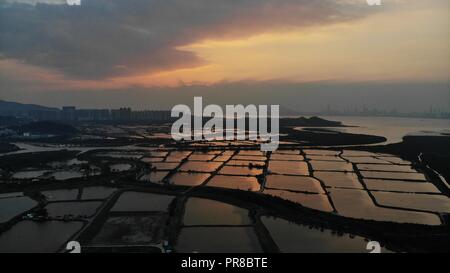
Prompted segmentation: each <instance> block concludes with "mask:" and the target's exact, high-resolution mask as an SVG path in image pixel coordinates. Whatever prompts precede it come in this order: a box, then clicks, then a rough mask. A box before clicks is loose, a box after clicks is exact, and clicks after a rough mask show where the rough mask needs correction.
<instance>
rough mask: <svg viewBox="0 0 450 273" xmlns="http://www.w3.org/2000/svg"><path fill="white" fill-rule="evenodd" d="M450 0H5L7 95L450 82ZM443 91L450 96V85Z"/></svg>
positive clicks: (1, 84)
mask: <svg viewBox="0 0 450 273" xmlns="http://www.w3.org/2000/svg"><path fill="white" fill-rule="evenodd" d="M449 3H450V1H448V0H428V1H422V0H382V6H369V5H367V3H366V0H337V1H332V0H309V1H307V0H84V1H83V0H82V4H81V6H68V5H67V4H66V1H63V0H0V90H1V92H0V99H8V100H19V101H25V102H33V101H32V100H37V102H39V103H47V104H50V105H58V104H66V103H65V102H64V101H63V99H59V100H58V101H55V100H52V99H51V95H50V94H54V93H52V92H62V93H64V92H66V93H64V94H71V96H74V94H77V96H78V97H79V98H80V100H79V102H78V103H79V104H81V106H83V104H84V102H86V101H89V99H88V98H89V97H90V96H95V94H97V95H98V93H99V92H103V93H105V94H106V92H108V91H110V92H114V90H115V91H118V90H123V92H127V91H126V90H133V89H134V90H137V89H139V94H145V93H149V94H150V93H151V92H154V90H158V92H159V91H161V90H162V89H167V88H169V89H171V90H174V89H177V88H178V89H180V90H181V89H183V88H186V87H195V86H198V87H201V88H202V90H204V88H207V87H211V92H215V91H214V90H215V89H217V86H220V87H224V88H225V89H228V90H230V89H231V90H232V89H233V86H235V85H236V84H238V83H241V85H242V83H243V82H245V83H246V86H247V87H248V86H249V85H250V87H249V89H254V88H256V87H255V86H261V84H263V83H266V82H269V83H270V84H274V83H277V84H281V85H289V86H292V85H298V86H299V89H301V86H304V85H305V84H322V83H326V84H327V88H328V89H332V87H333V85H336V90H338V91H337V92H339V90H340V89H342V88H341V87H342V85H355V84H356V85H361V84H362V85H364V86H366V87H367V88H368V89H367V88H366V89H367V90H365V92H369V91H368V90H369V89H370V90H373V89H374V88H373V87H374V86H380V85H384V84H389V85H391V86H392V85H402V84H407V85H411V84H414V83H417V84H420V85H423V86H436V85H437V86H439V88H440V89H439V88H438V89H439V90H438V91H440V92H442V91H443V90H444V91H443V92H445V89H447V90H448V82H449V81H450V14H449V13H450V4H449ZM371 85H372V86H371ZM402 88H403V89H405V88H406V87H405V86H403V87H401V88H400V89H402ZM442 88H443V90H441V89H442ZM222 89H223V88H222ZM241 89H242V86H241V87H240V89H239V90H241ZM244 91H245V90H244ZM431 91H433V90H431ZM130 94H131V93H130ZM133 94H134V93H133ZM447 94H448V93H447ZM82 97H84V98H82ZM91 98H92V97H91ZM111 100H113V99H111ZM136 100H139V99H136ZM443 101H444V102H443V104H442V107H445V106H446V105H447V104H448V105H449V107H450V96H448V97H446V98H444V100H443ZM67 103H70V102H67ZM114 104H115V102H114ZM130 104H133V103H132V102H130ZM104 105H105V106H107V105H108V102H105V103H104ZM149 105H150V104H149ZM86 106H97V104H89V103H87V104H86ZM132 106H133V105H132ZM427 107H428V106H427Z"/></svg>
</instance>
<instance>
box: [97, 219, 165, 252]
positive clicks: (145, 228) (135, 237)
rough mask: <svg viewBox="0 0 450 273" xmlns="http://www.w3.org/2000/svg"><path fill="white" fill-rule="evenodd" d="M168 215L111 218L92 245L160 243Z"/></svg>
mask: <svg viewBox="0 0 450 273" xmlns="http://www.w3.org/2000/svg"><path fill="white" fill-rule="evenodd" d="M166 221H167V215H165V214H161V213H160V214H154V215H127V216H112V217H109V218H108V219H107V220H106V222H105V223H104V224H103V226H102V228H101V230H100V232H99V233H98V234H97V235H96V236H95V237H94V239H93V241H92V243H94V244H101V245H130V244H153V243H159V242H160V241H161V239H162V236H163V229H164V226H165V223H166Z"/></svg>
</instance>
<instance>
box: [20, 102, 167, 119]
mask: <svg viewBox="0 0 450 273" xmlns="http://www.w3.org/2000/svg"><path fill="white" fill-rule="evenodd" d="M170 115H171V112H170V111H149V110H146V111H133V110H131V108H120V109H77V108H76V107H74V106H65V107H63V108H62V109H61V110H59V109H54V110H53V109H51V110H33V111H30V112H29V113H28V116H29V118H32V119H34V120H62V121H73V122H76V121H81V122H82V121H85V122H87V121H170V120H171V116H170Z"/></svg>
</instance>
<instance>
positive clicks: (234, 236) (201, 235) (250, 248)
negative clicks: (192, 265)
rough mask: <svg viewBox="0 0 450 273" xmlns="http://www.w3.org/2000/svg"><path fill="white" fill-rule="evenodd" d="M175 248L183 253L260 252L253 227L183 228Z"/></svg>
mask: <svg viewBox="0 0 450 273" xmlns="http://www.w3.org/2000/svg"><path fill="white" fill-rule="evenodd" d="M175 249H176V250H177V251H178V252H181V253H193V252H199V253H260V252H262V249H261V246H260V244H259V242H258V237H256V234H255V231H254V230H253V227H190V228H183V229H182V230H181V232H180V235H179V236H178V240H177V245H176V246H175Z"/></svg>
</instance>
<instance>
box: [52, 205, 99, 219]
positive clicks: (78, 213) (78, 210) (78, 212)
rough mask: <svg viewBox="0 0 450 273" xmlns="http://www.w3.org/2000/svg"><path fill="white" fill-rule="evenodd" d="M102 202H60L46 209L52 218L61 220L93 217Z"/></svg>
mask: <svg viewBox="0 0 450 273" xmlns="http://www.w3.org/2000/svg"><path fill="white" fill-rule="evenodd" d="M101 204H102V203H101V202H95V201H94V202H58V203H50V204H48V205H47V206H46V207H45V209H46V210H47V212H48V216H49V217H52V218H61V217H65V216H73V217H92V216H93V215H94V214H95V213H96V211H97V209H98V208H99V207H100V205H101Z"/></svg>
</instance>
